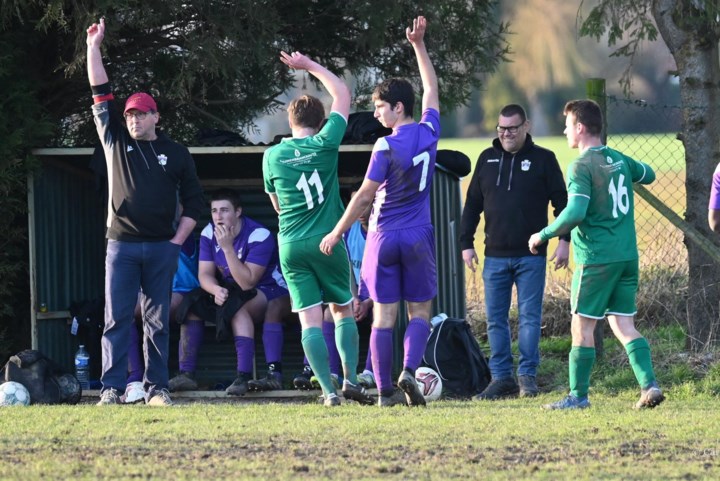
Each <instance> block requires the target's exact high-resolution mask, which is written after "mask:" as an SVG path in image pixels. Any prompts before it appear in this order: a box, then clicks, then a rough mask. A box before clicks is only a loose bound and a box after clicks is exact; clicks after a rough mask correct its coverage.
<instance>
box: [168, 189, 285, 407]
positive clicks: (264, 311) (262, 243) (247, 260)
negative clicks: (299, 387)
mask: <svg viewBox="0 0 720 481" xmlns="http://www.w3.org/2000/svg"><path fill="white" fill-rule="evenodd" d="M210 211H211V215H212V222H211V223H210V224H208V225H207V226H206V227H205V228H204V229H203V231H202V234H201V237H200V265H199V269H198V271H199V275H198V277H199V279H200V285H201V286H202V288H203V290H205V291H206V292H208V293H209V294H210V295H211V296H212V297H213V299H214V309H219V308H221V307H222V306H223V305H225V304H226V303H227V301H228V299H229V298H230V296H232V295H233V292H237V288H239V289H241V290H243V291H249V290H251V289H256V290H257V293H256V295H255V297H253V298H252V299H250V300H248V301H247V302H245V303H244V304H242V307H240V308H239V310H237V312H235V313H226V314H227V315H228V316H232V318H231V319H232V320H231V326H232V331H233V336H234V341H235V350H236V353H237V372H238V375H237V378H236V379H235V381H234V382H233V383H232V384H231V385H230V386H229V387H228V388H227V389H226V392H227V393H228V394H230V395H232V396H242V395H244V394H245V393H246V392H247V391H248V390H254V391H267V390H277V389H281V388H282V364H281V358H282V346H283V329H282V323H281V322H282V319H283V317H285V316H286V315H287V314H288V313H289V312H290V298H289V296H288V291H287V289H286V285H285V281H284V279H283V277H282V275H281V274H280V272H279V270H278V266H277V249H276V245H275V240H274V238H273V235H272V233H271V232H270V231H269V230H268V229H267V228H265V227H264V226H262V225H261V224H259V223H257V222H255V221H254V220H252V219H250V218H249V217H246V216H244V215H243V214H242V207H241V205H240V198H239V196H238V194H237V192H236V191H234V190H231V189H221V190H218V191H216V192H214V193H213V194H212V196H211V203H210ZM206 305H207V303H203V301H198V303H195V304H193V306H192V307H191V310H193V311H195V312H196V313H198V314H199V315H200V316H201V317H203V318H206V317H209V316H212V315H213V314H214V313H213V312H212V310H211V309H207V306H206ZM256 322H263V335H262V336H263V346H264V348H265V360H266V362H267V366H268V367H267V375H266V377H265V378H262V379H259V380H257V381H253V380H252V372H253V360H254V358H255V323H256ZM203 332H204V325H203V322H202V321H193V320H187V321H186V322H185V323H184V324H183V325H182V328H181V331H180V374H179V375H178V376H176V377H174V378H173V379H171V380H170V389H171V390H173V391H183V390H193V389H197V383H196V382H195V379H194V371H195V366H196V363H197V353H198V350H199V347H200V345H201V344H202V340H203Z"/></svg>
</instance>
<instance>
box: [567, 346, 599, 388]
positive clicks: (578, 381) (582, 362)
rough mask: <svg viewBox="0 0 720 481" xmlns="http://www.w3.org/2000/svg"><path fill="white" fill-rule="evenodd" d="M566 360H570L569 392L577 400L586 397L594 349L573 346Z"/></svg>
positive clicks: (593, 362) (593, 361)
mask: <svg viewBox="0 0 720 481" xmlns="http://www.w3.org/2000/svg"><path fill="white" fill-rule="evenodd" d="M568 358H569V360H570V363H569V365H568V371H569V375H570V392H571V393H572V394H573V396H575V397H578V398H584V397H587V395H588V390H589V389H590V373H591V372H592V368H593V364H595V348H594V347H583V346H573V347H572V348H571V349H570V355H569V356H568Z"/></svg>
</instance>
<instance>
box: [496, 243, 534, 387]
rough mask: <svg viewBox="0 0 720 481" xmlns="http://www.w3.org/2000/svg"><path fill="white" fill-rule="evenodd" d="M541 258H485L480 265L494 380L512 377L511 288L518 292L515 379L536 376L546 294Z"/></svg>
mask: <svg viewBox="0 0 720 481" xmlns="http://www.w3.org/2000/svg"><path fill="white" fill-rule="evenodd" d="M545 265H546V258H545V257H544V256H523V257H486V258H485V263H484V265H483V274H482V275H483V283H484V286H485V311H486V313H487V333H488V340H489V342H490V351H491V354H490V372H491V373H492V377H493V379H502V378H507V377H511V376H512V374H513V359H512V350H511V335H510V324H509V321H508V316H509V311H510V299H511V296H512V286H513V284H515V286H516V288H517V298H518V311H519V320H518V345H519V350H520V359H519V362H518V376H535V375H536V373H537V366H538V364H539V363H540V349H539V344H540V323H541V318H542V302H543V292H544V290H545Z"/></svg>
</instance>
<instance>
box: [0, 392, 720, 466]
mask: <svg viewBox="0 0 720 481" xmlns="http://www.w3.org/2000/svg"><path fill="white" fill-rule="evenodd" d="M559 396H560V394H559V393H554V394H546V395H543V396H541V397H539V398H535V399H531V400H511V401H501V402H482V403H478V402H463V401H438V402H435V403H431V404H430V405H429V406H428V408H427V409H415V410H410V409H407V408H401V407H396V408H392V409H387V410H380V409H379V408H376V407H361V406H357V405H349V404H348V405H344V406H341V407H339V408H336V409H333V410H328V409H326V408H323V407H321V406H318V405H315V404H277V403H270V404H249V403H244V402H241V403H234V404H187V405H180V406H176V407H173V408H150V407H145V406H127V407H126V406H116V407H103V408H100V407H95V406H91V405H80V406H74V407H35V406H33V407H28V408H7V409H3V410H2V412H1V413H0V416H2V423H3V434H4V435H3V437H2V440H1V441H0V443H2V444H1V448H2V452H3V456H2V457H1V458H0V478H2V479H102V478H113V479H138V478H139V479H200V478H202V479H206V480H216V479H263V480H265V479H279V480H284V479H353V480H363V479H395V480H406V479H427V480H429V479H490V480H492V479H538V480H540V479H546V480H554V479H643V480H644V479H717V478H718V477H719V476H720V466H719V465H718V457H720V446H718V436H717V426H718V425H720V410H717V409H715V408H714V407H713V405H714V403H715V402H714V401H711V400H708V399H706V398H704V397H693V398H690V399H686V400H683V401H675V400H674V398H673V397H672V394H671V397H670V400H669V401H667V402H666V403H665V404H663V405H662V406H661V407H660V408H658V409H655V410H653V411H643V412H637V411H634V410H632V409H630V408H629V407H630V406H631V405H632V403H633V402H634V400H635V397H636V393H634V392H621V393H619V394H618V395H615V396H609V395H596V396H593V398H592V402H593V407H592V408H591V409H588V410H585V411H580V412H546V411H543V410H541V409H540V407H539V406H540V404H542V403H546V402H551V401H554V400H556V399H557V398H558V397H559Z"/></svg>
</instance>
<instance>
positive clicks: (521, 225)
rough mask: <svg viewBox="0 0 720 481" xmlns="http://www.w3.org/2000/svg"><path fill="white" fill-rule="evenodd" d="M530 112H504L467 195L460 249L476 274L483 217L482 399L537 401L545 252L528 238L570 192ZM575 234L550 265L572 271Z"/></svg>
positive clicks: (512, 106)
mask: <svg viewBox="0 0 720 481" xmlns="http://www.w3.org/2000/svg"><path fill="white" fill-rule="evenodd" d="M529 131H530V122H529V121H528V120H527V116H526V115H525V110H524V109H523V108H522V107H521V106H520V105H516V104H510V105H506V106H505V107H503V109H502V110H501V111H500V117H499V119H498V124H497V133H498V138H496V139H495V140H493V145H492V147H490V148H488V149H486V150H484V151H483V152H482V153H481V154H480V157H479V158H478V161H477V164H476V166H475V172H474V173H473V176H472V180H471V181H470V185H469V187H468V191H467V197H466V201H465V207H464V208H463V213H462V219H461V224H460V246H461V248H462V256H463V261H464V262H465V265H467V267H468V268H469V269H470V270H472V271H473V272H475V267H476V265H477V264H478V256H477V254H476V252H475V247H474V240H475V230H476V229H477V226H478V223H479V221H480V214H481V213H484V216H485V261H484V264H483V271H482V276H483V284H484V290H485V310H486V314H487V331H488V341H489V342H490V351H491V355H490V371H491V373H492V381H491V382H490V384H489V385H488V387H487V388H486V389H485V390H484V391H483V392H482V393H480V394H478V395H477V396H475V399H477V400H496V399H501V398H505V397H515V396H517V395H518V394H519V395H520V396H535V395H537V394H538V387H537V382H536V380H535V377H536V373H537V367H538V364H539V363H540V351H539V344H540V324H541V318H542V302H543V292H544V290H545V264H546V255H547V247H546V246H542V248H541V249H539V255H533V254H532V253H531V252H530V250H529V249H528V244H527V243H528V239H530V236H531V235H532V234H534V233H535V232H537V231H538V230H540V229H542V228H543V227H545V226H547V224H548V202H550V203H552V206H553V209H554V211H553V213H554V215H555V217H557V216H558V215H559V214H560V212H561V211H562V210H563V209H564V208H565V206H566V205H567V190H566V188H565V182H564V180H563V175H562V171H561V170H560V166H559V165H558V161H557V159H556V158H555V154H554V153H552V152H551V151H550V150H547V149H544V148H542V147H540V146H538V145H536V144H535V143H534V142H533V139H532V137H531V136H530V134H529ZM569 241H570V238H569V236H563V237H561V238H560V241H559V242H558V246H557V248H556V249H555V252H554V254H553V255H552V256H551V257H550V260H551V261H553V260H554V262H555V269H556V270H557V269H560V268H563V267H566V266H567V263H568V256H569ZM513 284H514V285H515V287H516V289H517V303H518V318H519V319H518V334H517V336H518V345H519V351H520V358H519V361H518V369H517V376H518V379H517V381H515V378H514V376H513V371H514V370H513V357H512V351H511V333H510V324H509V310H510V302H511V296H512V287H513Z"/></svg>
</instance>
